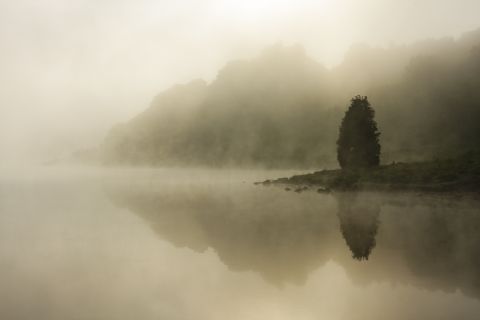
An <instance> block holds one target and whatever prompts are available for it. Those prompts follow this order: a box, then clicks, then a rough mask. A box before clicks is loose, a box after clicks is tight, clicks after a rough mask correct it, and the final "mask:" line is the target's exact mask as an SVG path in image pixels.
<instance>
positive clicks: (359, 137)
mask: <svg viewBox="0 0 480 320" xmlns="http://www.w3.org/2000/svg"><path fill="white" fill-rule="evenodd" d="M374 116H375V111H374V110H373V108H372V107H371V106H370V103H369V102H368V99H367V97H361V96H356V97H354V98H353V99H352V103H351V105H350V107H349V108H348V110H347V112H346V113H345V117H344V118H343V120H342V123H341V125H340V133H339V137H338V140H337V158H338V162H339V164H340V166H341V167H342V168H343V169H351V168H369V167H375V166H378V165H379V163H380V143H379V141H378V137H379V136H380V133H379V131H378V128H377V123H376V122H375V120H374Z"/></svg>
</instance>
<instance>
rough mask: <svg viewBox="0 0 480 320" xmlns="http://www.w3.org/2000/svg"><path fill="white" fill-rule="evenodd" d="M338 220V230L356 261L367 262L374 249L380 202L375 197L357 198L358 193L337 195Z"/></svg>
mask: <svg viewBox="0 0 480 320" xmlns="http://www.w3.org/2000/svg"><path fill="white" fill-rule="evenodd" d="M335 198H336V199H337V201H338V218H339V220H340V230H341V232H342V235H343V237H344V238H345V241H346V243H347V245H348V247H349V248H350V250H351V251H352V256H353V258H354V259H357V260H363V259H365V260H368V257H369V256H370V253H371V252H372V249H373V248H374V247H375V244H376V242H375V237H376V235H377V231H378V218H379V215H380V201H379V198H378V197H376V196H370V197H365V196H359V194H358V193H350V192H349V193H339V194H336V195H335Z"/></svg>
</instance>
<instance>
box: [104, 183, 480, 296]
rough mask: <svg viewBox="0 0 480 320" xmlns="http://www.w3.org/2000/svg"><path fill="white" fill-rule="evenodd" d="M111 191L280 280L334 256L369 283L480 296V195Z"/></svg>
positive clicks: (234, 263)
mask: <svg viewBox="0 0 480 320" xmlns="http://www.w3.org/2000/svg"><path fill="white" fill-rule="evenodd" d="M110 194H111V199H112V200H113V202H114V203H115V204H117V205H118V206H121V207H125V208H128V209H129V210H131V211H132V212H133V213H135V214H137V215H138V216H140V217H141V218H142V219H144V220H145V221H146V222H147V223H148V224H149V225H150V226H151V228H152V229H153V230H154V231H155V233H156V234H157V235H158V236H159V237H160V238H161V239H163V240H166V241H168V242H170V243H172V244H173V245H175V246H178V247H187V248H190V249H192V250H194V251H196V252H203V251H205V250H207V249H208V248H211V249H213V250H214V251H215V252H216V254H217V255H218V257H219V258H220V259H221V261H222V262H223V263H224V264H225V265H226V266H228V268H230V269H231V270H233V271H246V270H251V271H254V272H256V273H259V274H260V275H261V276H262V277H263V278H264V279H265V280H266V281H268V282H270V283H272V284H275V285H277V286H282V285H284V284H286V283H294V284H298V285H301V284H304V283H305V281H307V278H308V275H309V274H310V273H312V272H313V271H315V270H316V269H318V268H320V267H321V266H322V265H324V264H325V263H326V262H327V261H329V260H333V261H335V262H336V263H338V264H340V265H341V266H343V267H344V269H345V270H346V272H347V274H348V275H349V276H350V278H351V279H352V280H353V281H354V282H356V283H357V284H359V285H361V284H363V285H367V284H369V283H372V282H376V281H388V282H391V283H401V284H410V285H414V286H416V287H420V288H425V289H430V290H443V291H446V292H453V291H455V290H457V289H459V290H461V291H462V292H464V293H466V294H468V295H472V296H475V297H480V255H478V252H480V251H479V249H480V234H479V232H478V230H480V213H479V212H478V208H479V207H480V206H479V205H480V201H479V200H478V199H473V198H468V199H467V198H453V197H449V198H445V199H442V198H439V197H435V196H421V195H409V196H407V195H401V194H375V193H365V194H363V193H362V194H348V193H345V194H336V195H334V196H332V195H319V194H316V193H313V192H305V193H302V194H294V193H287V192H283V191H282V190H279V189H276V188H251V187H247V186H243V187H235V188H233V187H231V188H217V189H214V188H213V187H212V188H210V189H209V188H204V187H202V188H195V187H190V188H173V187H169V188H165V189H161V190H156V191H152V190H142V189H141V188H136V189H135V190H131V189H130V190H127V189H122V190H120V189H116V191H114V192H113V191H112V192H111V193H110ZM339 230H340V232H339ZM342 237H343V239H342ZM345 243H346V244H347V246H346V245H345ZM347 247H348V249H347ZM349 251H350V252H349ZM352 257H353V258H354V259H352ZM359 260H363V261H359ZM367 260H368V261H367Z"/></svg>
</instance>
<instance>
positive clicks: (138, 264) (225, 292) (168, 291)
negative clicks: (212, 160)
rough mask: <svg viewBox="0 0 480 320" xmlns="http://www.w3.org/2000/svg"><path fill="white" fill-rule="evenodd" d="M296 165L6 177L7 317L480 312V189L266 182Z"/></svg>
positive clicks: (2, 222) (1, 252)
mask: <svg viewBox="0 0 480 320" xmlns="http://www.w3.org/2000/svg"><path fill="white" fill-rule="evenodd" d="M286 174H292V173H291V172H265V171H256V172H255V171H251V170H245V171H223V172H219V171H218V170H211V171H205V170H184V169H182V170H171V169H168V170H165V169H132V170H125V169H122V170H117V171H101V172H98V171H97V172H92V171H91V170H84V171H79V170H77V171H71V170H67V171H63V172H61V171H59V170H57V169H54V168H44V169H43V171H38V170H37V171H35V173H34V174H31V175H28V179H27V178H24V179H23V180H22V181H19V180H18V178H16V179H15V180H13V181H8V183H6V182H5V181H2V183H1V184H0V192H1V193H0V194H1V196H2V201H1V202H0V280H1V283H2V286H1V287H0V296H1V297H2V299H1V301H0V315H1V317H2V319H31V318H35V319H65V318H78V319H85V318H89V319H131V318H132V317H133V318H139V319H158V318H162V319H163V318H169V319H186V320H187V319H225V318H234V319H259V318H279V319H299V318H301V319H334V320H336V319H385V318H388V319H404V318H406V317H409V318H412V319H432V320H433V319H452V318H461V319H472V320H473V319H477V318H478V315H479V314H480V300H479V299H480V282H479V279H480V275H479V272H478V270H479V266H480V260H479V258H478V249H479V246H480V239H479V234H478V232H477V231H478V227H479V224H480V216H479V214H478V205H479V199H478V197H472V196H471V195H462V196H459V195H443V196H438V195H418V194H415V193H409V194H399V193H388V194H387V193H384V194H379V193H371V192H366V193H365V192H362V193H343V194H331V195H330V194H321V195H319V194H317V193H316V192H313V191H307V192H303V193H300V194H297V193H294V192H286V191H285V190H283V188H278V187H273V186H272V187H267V188H266V187H262V186H253V185H252V182H253V181H256V180H259V179H266V178H271V177H275V176H279V175H286ZM25 176H26V175H25ZM25 176H24V177H25Z"/></svg>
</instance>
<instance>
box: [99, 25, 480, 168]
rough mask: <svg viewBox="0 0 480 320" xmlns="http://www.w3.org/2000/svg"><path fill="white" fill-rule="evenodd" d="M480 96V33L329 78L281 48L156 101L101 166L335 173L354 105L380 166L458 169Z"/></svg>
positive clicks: (367, 50) (353, 53) (123, 128)
mask: <svg viewBox="0 0 480 320" xmlns="http://www.w3.org/2000/svg"><path fill="white" fill-rule="evenodd" d="M479 87H480V30H477V31H475V32H471V33H468V34H465V35H464V36H463V37H461V38H459V39H458V40H454V39H449V38H445V39H439V40H428V41H424V42H419V43H416V44H412V45H410V46H392V47H390V48H387V49H380V48H371V47H368V46H365V45H363V46H362V45H357V46H354V47H352V49H351V50H350V52H348V53H347V55H346V57H345V60H344V62H343V63H342V64H341V65H340V66H338V67H336V68H334V69H332V70H328V69H326V68H324V67H323V66H321V65H320V64H318V63H317V62H315V61H314V60H313V59H311V58H309V57H308V55H307V54H306V53H305V51H304V50H303V48H302V47H300V46H292V47H285V46H281V45H276V46H273V47H270V48H267V49H266V50H264V52H262V53H261V54H260V55H259V56H258V57H257V58H256V59H253V60H250V61H233V62H230V63H228V64H227V65H226V66H225V67H224V68H223V69H221V70H220V71H219V73H218V76H217V77H216V79H215V80H214V81H213V82H211V83H209V84H207V83H206V82H204V81H202V80H196V81H193V82H191V83H188V84H185V85H177V86H174V87H173V88H171V89H169V90H167V91H165V92H163V93H161V94H159V95H158V96H157V97H156V98H155V99H154V100H153V102H152V104H151V106H150V107H149V108H148V109H147V110H146V111H144V112H143V113H142V114H140V115H138V116H137V117H135V118H134V119H132V120H131V121H129V122H127V123H125V124H120V125H117V126H115V127H114V128H113V129H112V130H111V131H110V132H109V134H108V136H107V137H106V139H105V141H104V143H103V145H102V147H101V153H102V160H103V162H105V163H108V164H148V165H207V166H263V167H297V168H313V167H333V166H336V158H335V154H336V153H335V141H336V139H337V134H338V125H339V123H340V119H341V117H342V116H343V113H344V110H345V108H346V106H347V105H348V102H349V99H350V98H351V96H352V95H353V94H358V93H361V94H366V95H368V97H369V100H370V102H371V103H372V106H373V107H374V109H375V110H376V118H377V122H378V125H379V129H380V131H381V137H380V138H381V144H382V162H383V163H388V162H391V161H394V160H396V161H420V160H426V159H431V158H433V157H440V158H443V157H450V156H455V155H458V154H461V153H464V152H465V151H468V150H470V149H474V148H476V146H477V145H478V143H479V142H480V141H479V140H480V138H479V137H480V123H479V121H478V119H480V91H479V90H478V88H479Z"/></svg>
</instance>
